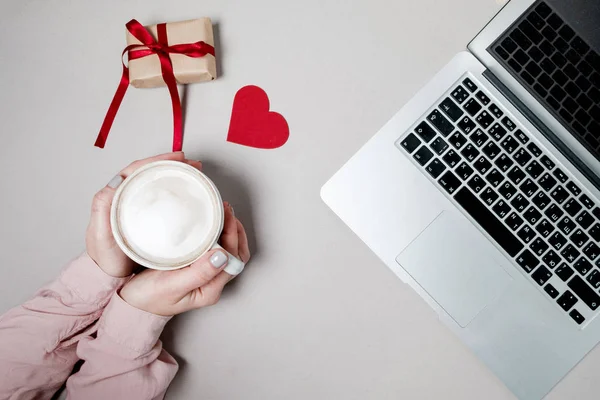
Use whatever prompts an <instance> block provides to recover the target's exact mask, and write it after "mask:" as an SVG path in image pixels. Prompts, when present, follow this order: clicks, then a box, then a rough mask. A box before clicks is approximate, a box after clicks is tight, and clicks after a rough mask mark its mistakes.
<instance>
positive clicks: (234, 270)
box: [211, 243, 246, 276]
mask: <svg viewBox="0 0 600 400" xmlns="http://www.w3.org/2000/svg"><path fill="white" fill-rule="evenodd" d="M215 249H219V250H222V251H224V252H225V253H226V254H227V258H228V259H229V261H228V262H227V266H226V267H225V268H224V269H223V271H225V272H227V273H228V274H229V275H233V276H236V275H239V274H240V273H241V272H242V271H243V270H244V267H245V266H246V264H245V263H244V262H243V261H242V260H240V259H239V258H237V257H235V256H234V255H233V254H231V253H230V252H228V251H227V250H225V249H224V248H223V247H221V246H220V245H219V244H218V243H215V244H214V245H213V247H212V248H211V250H215Z"/></svg>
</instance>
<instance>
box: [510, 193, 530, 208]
mask: <svg viewBox="0 0 600 400" xmlns="http://www.w3.org/2000/svg"><path fill="white" fill-rule="evenodd" d="M510 204H511V205H512V206H513V207H514V208H515V209H516V210H517V211H518V212H522V211H523V210H525V209H526V208H527V206H528V205H529V201H528V200H527V199H526V198H525V196H523V195H522V194H521V193H517V195H516V196H514V197H513V200H512V201H511V202H510Z"/></svg>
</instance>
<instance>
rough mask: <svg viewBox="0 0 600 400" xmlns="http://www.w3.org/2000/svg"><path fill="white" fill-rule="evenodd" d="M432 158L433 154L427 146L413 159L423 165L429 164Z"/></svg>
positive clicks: (418, 151)
mask: <svg viewBox="0 0 600 400" xmlns="http://www.w3.org/2000/svg"><path fill="white" fill-rule="evenodd" d="M432 157H433V153H432V152H431V150H429V149H428V148H427V147H425V146H421V148H420V149H419V150H417V152H416V153H415V154H414V155H413V158H414V159H415V160H417V162H418V163H419V164H421V165H425V164H427V163H428V162H429V160H431V158H432Z"/></svg>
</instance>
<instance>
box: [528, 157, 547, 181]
mask: <svg viewBox="0 0 600 400" xmlns="http://www.w3.org/2000/svg"><path fill="white" fill-rule="evenodd" d="M525 171H526V172H527V173H528V174H529V175H530V176H531V177H532V178H533V179H537V178H538V177H539V176H540V175H541V174H542V173H543V172H544V167H542V165H541V164H540V163H539V162H537V161H536V160H533V161H532V162H530V163H529V165H528V166H527V167H525Z"/></svg>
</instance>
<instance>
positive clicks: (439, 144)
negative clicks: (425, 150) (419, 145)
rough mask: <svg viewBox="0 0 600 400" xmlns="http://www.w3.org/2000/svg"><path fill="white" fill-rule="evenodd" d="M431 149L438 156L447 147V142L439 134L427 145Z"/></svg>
mask: <svg viewBox="0 0 600 400" xmlns="http://www.w3.org/2000/svg"><path fill="white" fill-rule="evenodd" d="M429 146H430V147H431V148H432V149H433V151H435V152H436V154H437V155H438V156H439V155H441V154H442V153H443V152H444V151H446V149H447V148H448V143H446V142H445V141H444V139H442V138H441V137H440V136H438V137H436V138H435V140H434V141H433V142H431V144H430V145H429Z"/></svg>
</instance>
